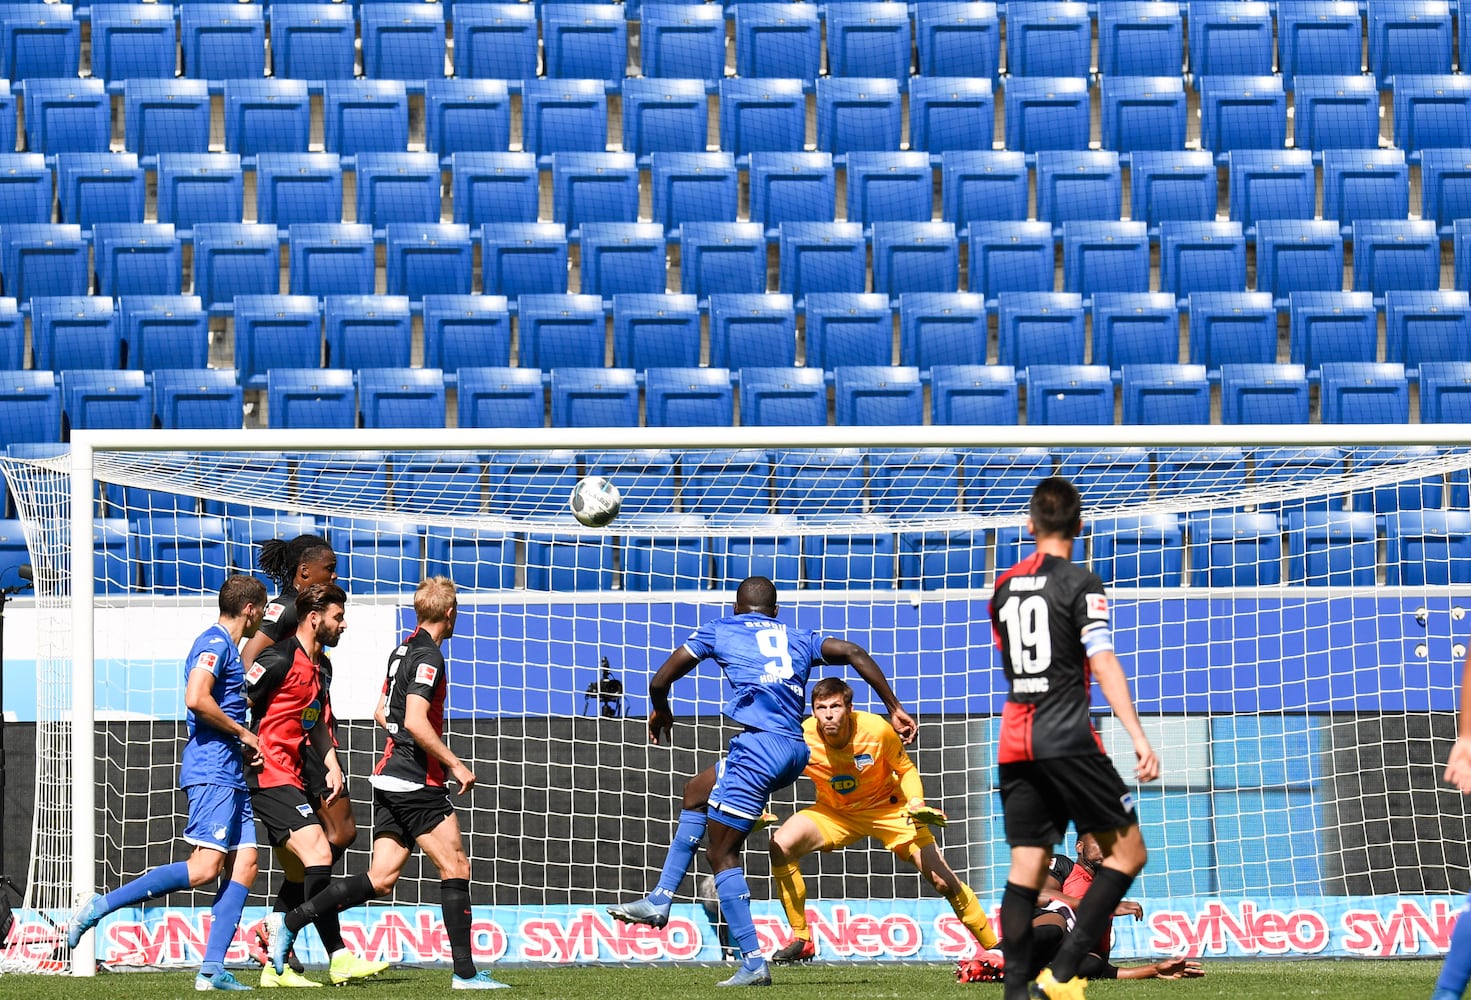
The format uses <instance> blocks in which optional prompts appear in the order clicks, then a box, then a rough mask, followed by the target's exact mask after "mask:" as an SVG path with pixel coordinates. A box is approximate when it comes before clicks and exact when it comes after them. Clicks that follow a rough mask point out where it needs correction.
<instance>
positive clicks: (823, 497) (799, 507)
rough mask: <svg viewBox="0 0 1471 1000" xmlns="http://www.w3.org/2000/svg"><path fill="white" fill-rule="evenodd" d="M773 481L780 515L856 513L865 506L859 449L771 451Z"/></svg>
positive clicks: (861, 454) (862, 469) (861, 455)
mask: <svg viewBox="0 0 1471 1000" xmlns="http://www.w3.org/2000/svg"><path fill="white" fill-rule="evenodd" d="M770 457H771V473H772V474H771V481H772V486H773V487H774V489H775V493H776V510H777V512H778V513H780V514H808V515H813V514H817V515H824V516H826V515H829V514H835V513H857V512H858V511H860V510H861V509H862V505H863V485H864V474H863V472H864V468H863V465H864V463H863V453H862V452H861V451H859V450H858V449H857V448H819V449H814V450H811V451H800V452H799V451H772V452H771V453H770Z"/></svg>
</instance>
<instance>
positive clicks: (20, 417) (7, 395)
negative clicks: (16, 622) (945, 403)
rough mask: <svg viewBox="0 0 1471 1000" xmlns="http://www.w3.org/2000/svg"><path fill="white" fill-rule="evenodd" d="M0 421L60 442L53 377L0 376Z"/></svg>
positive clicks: (16, 436) (18, 437)
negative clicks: (2, 420)
mask: <svg viewBox="0 0 1471 1000" xmlns="http://www.w3.org/2000/svg"><path fill="white" fill-rule="evenodd" d="M821 374H822V373H821V372H818V375H819V376H821ZM825 406H826V396H825V395H824V407H825ZM0 417H3V418H4V423H5V440H6V443H7V444H9V445H11V446H14V445H18V444H29V443H32V442H48V441H60V440H61V387H60V386H59V385H57V384H56V376H55V374H54V373H52V372H50V371H44V370H41V369H36V370H33V371H6V372H0ZM823 422H824V423H826V420H824V421H823Z"/></svg>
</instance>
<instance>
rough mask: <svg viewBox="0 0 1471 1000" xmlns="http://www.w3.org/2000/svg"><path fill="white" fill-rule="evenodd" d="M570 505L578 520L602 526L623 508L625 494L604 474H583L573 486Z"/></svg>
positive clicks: (597, 526) (589, 524) (594, 525)
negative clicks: (603, 475) (604, 476)
mask: <svg viewBox="0 0 1471 1000" xmlns="http://www.w3.org/2000/svg"><path fill="white" fill-rule="evenodd" d="M569 506H570V507H571V508H572V516H573V517H575V518H577V520H579V521H581V522H582V523H583V524H585V525H587V526H588V527H589V528H601V527H602V526H603V525H605V524H607V523H608V522H609V521H611V520H613V518H615V517H617V516H618V512H619V511H620V510H622V509H623V496H622V494H620V493H619V492H618V487H616V486H614V485H613V484H612V483H611V482H609V481H608V480H606V479H604V478H603V477H602V476H583V477H582V478H581V479H579V480H578V481H577V485H576V486H574V487H572V499H571V501H570V502H569Z"/></svg>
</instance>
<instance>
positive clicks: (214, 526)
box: [138, 514, 340, 594]
mask: <svg viewBox="0 0 1471 1000" xmlns="http://www.w3.org/2000/svg"><path fill="white" fill-rule="evenodd" d="M339 551H340V550H339ZM138 561H139V563H140V564H141V565H142V567H143V576H142V585H143V587H144V589H146V590H147V591H148V592H149V593H153V594H214V593H218V592H219V589H220V588H221V587H223V586H224V585H225V577H226V575H227V574H228V573H229V571H230V570H229V554H228V551H227V549H226V546H225V522H224V519H223V518H219V517H198V516H195V515H193V514H179V515H177V516H172V517H158V516H153V517H141V518H139V519H138Z"/></svg>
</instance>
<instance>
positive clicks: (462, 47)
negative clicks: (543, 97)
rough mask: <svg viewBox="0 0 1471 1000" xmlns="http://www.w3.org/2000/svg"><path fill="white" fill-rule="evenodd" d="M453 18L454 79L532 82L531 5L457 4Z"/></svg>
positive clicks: (533, 29) (533, 9)
mask: <svg viewBox="0 0 1471 1000" xmlns="http://www.w3.org/2000/svg"><path fill="white" fill-rule="evenodd" d="M453 14H454V25H455V76H457V77H460V78H463V79H471V80H531V79H535V78H536V62H537V55H538V43H537V23H536V7H535V6H534V5H532V4H520V3H457V4H455V5H454V11H453Z"/></svg>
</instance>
